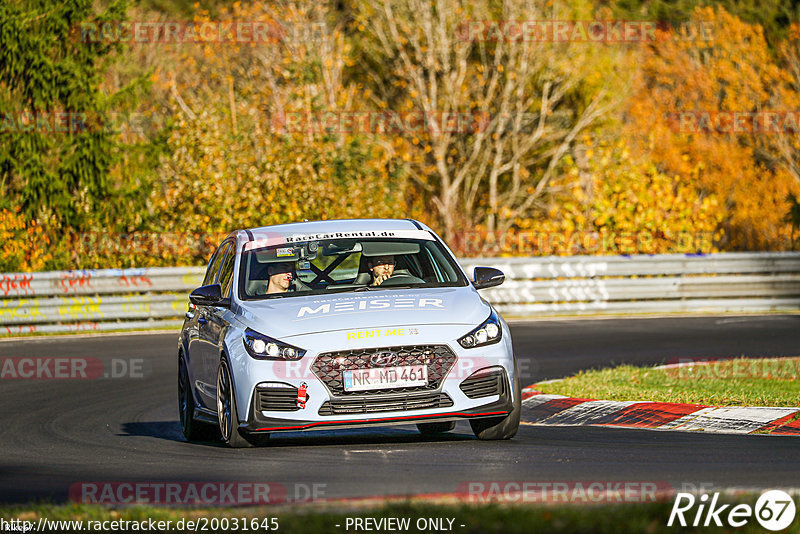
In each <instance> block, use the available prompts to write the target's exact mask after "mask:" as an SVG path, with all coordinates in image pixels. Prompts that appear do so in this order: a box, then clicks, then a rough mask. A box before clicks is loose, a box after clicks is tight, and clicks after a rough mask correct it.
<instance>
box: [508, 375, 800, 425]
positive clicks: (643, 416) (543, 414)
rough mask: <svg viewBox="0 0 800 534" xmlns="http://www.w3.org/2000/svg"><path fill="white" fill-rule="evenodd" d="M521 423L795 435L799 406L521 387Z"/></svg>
mask: <svg viewBox="0 0 800 534" xmlns="http://www.w3.org/2000/svg"><path fill="white" fill-rule="evenodd" d="M522 406H523V409H522V422H523V423H527V424H531V425H544V426H582V425H594V426H613V427H628V428H648V429H654V430H684V431H703V432H717V433H724V434H753V433H766V434H770V435H780V436H800V417H798V414H800V407H799V408H769V407H743V406H728V407H720V406H703V405H702V404H678V403H671V402H649V401H648V402H640V401H604V400H593V399H575V398H571V397H564V396H562V395H545V394H542V393H539V392H538V391H536V390H535V386H529V387H527V388H525V389H523V390H522Z"/></svg>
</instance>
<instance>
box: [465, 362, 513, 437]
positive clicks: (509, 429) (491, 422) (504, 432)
mask: <svg viewBox="0 0 800 534" xmlns="http://www.w3.org/2000/svg"><path fill="white" fill-rule="evenodd" d="M521 415H522V388H521V387H520V385H519V372H518V371H517V369H516V363H515V364H514V407H513V409H512V410H511V413H510V414H508V415H506V416H504V417H487V418H485V419H470V420H469V425H470V426H471V427H472V432H473V433H474V434H475V437H476V438H478V439H484V440H497V439H511V438H513V437H514V436H515V435H516V433H517V430H518V429H519V419H520V416H521Z"/></svg>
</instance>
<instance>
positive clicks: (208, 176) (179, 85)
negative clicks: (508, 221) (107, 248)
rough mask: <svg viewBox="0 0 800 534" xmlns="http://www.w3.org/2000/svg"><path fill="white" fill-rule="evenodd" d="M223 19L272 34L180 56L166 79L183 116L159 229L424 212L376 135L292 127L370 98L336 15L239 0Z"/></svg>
mask: <svg viewBox="0 0 800 534" xmlns="http://www.w3.org/2000/svg"><path fill="white" fill-rule="evenodd" d="M219 16H220V18H221V19H223V20H225V19H231V20H241V21H253V22H260V23H263V24H265V25H267V27H268V28H269V31H268V32H267V33H266V35H267V36H268V38H267V40H265V41H261V42H253V43H236V42H227V43H218V42H207V43H199V44H198V45H195V46H194V47H188V46H183V47H182V48H180V49H177V48H176V49H175V51H174V52H172V53H174V54H175V56H176V57H177V58H178V65H179V68H178V69H177V70H169V69H164V70H159V71H158V72H156V77H157V85H158V86H159V87H161V88H162V90H163V91H164V92H165V94H166V95H168V98H169V105H170V108H171V110H172V112H173V113H174V115H175V117H176V121H175V125H174V126H175V127H174V130H173V132H172V134H171V136H170V138H169V146H170V148H171V152H172V154H171V156H170V157H169V158H167V159H165V161H164V163H163V167H162V170H161V173H160V174H161V179H160V184H159V187H158V188H157V189H156V190H155V192H154V194H153V196H152V198H151V209H152V211H153V213H154V214H155V218H156V219H157V220H158V221H160V222H159V224H160V227H159V229H160V231H164V232H191V233H195V234H213V235H211V236H209V237H208V239H209V240H213V239H216V232H226V231H230V230H233V229H235V228H240V227H252V226H262V225H269V224H279V223H287V222H295V221H302V220H303V219H312V220H313V219H330V218H357V217H389V216H396V217H407V216H415V215H417V216H418V215H419V212H417V213H415V212H413V211H411V210H409V208H408V206H407V203H406V197H405V194H406V187H405V178H404V176H403V169H402V167H401V166H400V165H397V164H396V162H395V161H393V160H392V158H391V157H390V153H389V152H387V151H386V150H385V149H384V147H382V146H381V145H380V144H379V143H377V142H376V140H375V137H374V136H368V135H363V134H361V133H358V132H347V131H338V130H336V129H334V130H332V131H329V130H327V129H325V128H317V129H312V130H308V129H303V128H294V127H293V121H295V119H297V120H300V118H303V117H308V116H311V117H317V116H319V114H320V113H327V112H330V113H332V114H334V115H336V114H339V115H342V114H345V113H347V112H352V111H355V110H358V109H359V105H360V103H361V102H362V100H363V99H362V98H361V97H360V96H359V91H358V88H357V87H356V86H355V85H354V84H347V83H346V82H345V81H344V79H343V78H344V77H343V75H342V73H343V70H344V68H345V67H346V64H347V62H348V61H350V58H349V57H348V46H349V45H348V44H347V43H346V41H345V39H344V35H343V33H342V31H341V27H340V25H339V24H338V23H337V20H336V18H335V16H332V15H331V12H330V11H329V8H328V7H326V6H325V5H324V4H315V3H310V2H290V1H286V2H269V3H268V2H264V3H253V4H250V5H247V6H242V5H239V4H238V3H237V4H235V5H234V6H233V7H232V8H230V9H229V10H223V12H222V13H221V14H220V15H219ZM207 19H208V14H207V13H200V14H198V16H197V18H196V20H197V21H198V22H202V21H204V20H207ZM198 259H199V258H195V259H194V261H197V260H198Z"/></svg>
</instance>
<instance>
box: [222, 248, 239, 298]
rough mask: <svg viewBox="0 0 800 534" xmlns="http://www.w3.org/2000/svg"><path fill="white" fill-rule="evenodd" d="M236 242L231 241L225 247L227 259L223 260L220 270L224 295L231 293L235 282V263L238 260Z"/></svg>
mask: <svg viewBox="0 0 800 534" xmlns="http://www.w3.org/2000/svg"><path fill="white" fill-rule="evenodd" d="M234 246H235V245H234V244H233V243H229V244H228V246H227V247H226V248H225V259H224V260H222V267H221V268H220V270H219V285H220V286H222V296H223V297H224V296H228V295H230V291H231V282H233V264H234V263H235V260H236V251H235V250H234Z"/></svg>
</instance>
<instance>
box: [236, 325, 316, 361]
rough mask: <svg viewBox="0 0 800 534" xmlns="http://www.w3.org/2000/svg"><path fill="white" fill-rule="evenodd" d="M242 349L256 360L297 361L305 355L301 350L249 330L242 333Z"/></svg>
mask: <svg viewBox="0 0 800 534" xmlns="http://www.w3.org/2000/svg"><path fill="white" fill-rule="evenodd" d="M244 348H245V349H247V353H248V354H249V355H250V356H252V357H253V358H256V359H257V360H299V359H300V358H302V357H303V356H305V354H306V351H304V350H303V349H300V348H297V347H293V346H292V345H289V344H288V343H284V342H283V341H278V340H277V339H272V338H271V337H269V336H265V335H264V334H260V333H258V332H256V331H255V330H251V329H250V328H248V329H247V330H245V331H244Z"/></svg>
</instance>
